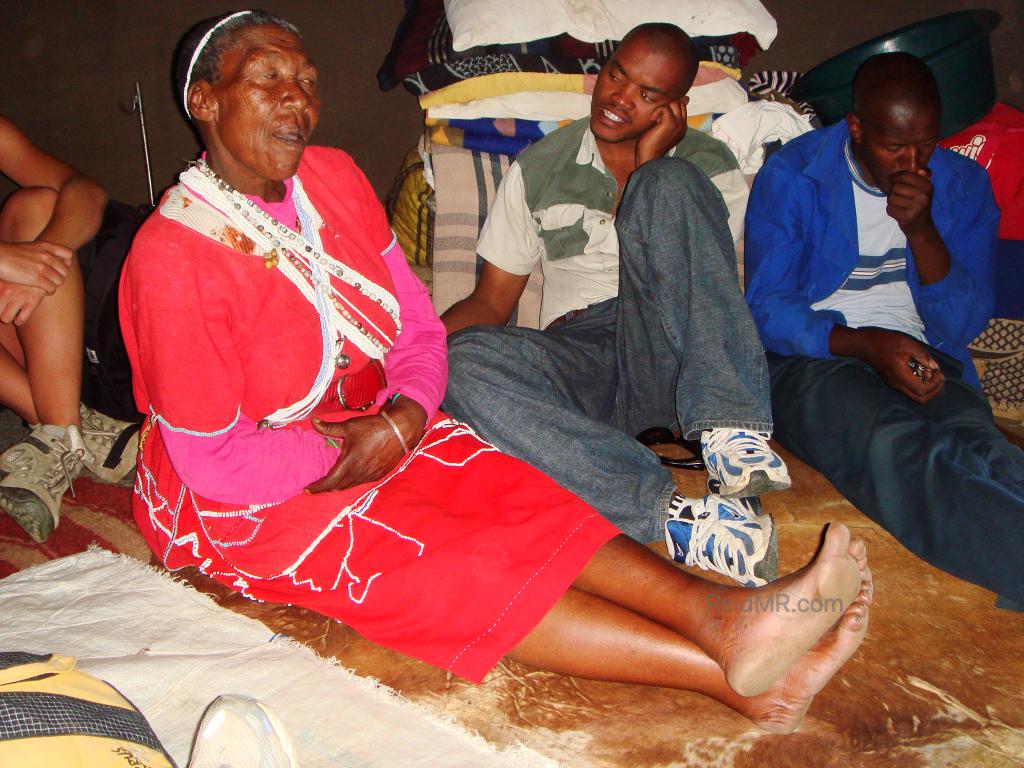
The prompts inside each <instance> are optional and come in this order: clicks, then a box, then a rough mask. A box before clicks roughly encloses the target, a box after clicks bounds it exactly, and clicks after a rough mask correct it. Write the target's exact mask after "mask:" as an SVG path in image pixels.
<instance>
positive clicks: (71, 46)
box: [0, 0, 1024, 203]
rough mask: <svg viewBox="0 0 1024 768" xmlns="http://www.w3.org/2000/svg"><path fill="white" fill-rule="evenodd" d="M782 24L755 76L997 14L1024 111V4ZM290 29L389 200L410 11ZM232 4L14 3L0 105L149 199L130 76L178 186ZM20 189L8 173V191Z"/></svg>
mask: <svg viewBox="0 0 1024 768" xmlns="http://www.w3.org/2000/svg"><path fill="white" fill-rule="evenodd" d="M763 2H764V4H765V6H766V7H767V8H768V10H769V11H770V12H771V13H772V14H773V15H774V16H775V18H776V19H777V20H778V22H779V36H778V39H777V40H776V41H775V44H774V45H773V46H772V48H771V50H769V51H766V52H764V53H762V54H760V55H759V56H758V57H756V58H755V59H754V60H753V61H752V62H751V64H750V66H749V67H748V69H752V70H753V69H766V68H780V69H801V70H807V69H809V68H810V67H811V66H813V65H814V64H816V63H818V62H819V61H821V60H823V59H825V58H827V57H829V56H831V55H834V54H836V53H839V52H841V51H843V50H845V49H846V48H848V47H850V46H852V45H854V44H856V43H858V42H861V41H863V40H865V39H867V38H870V37H873V36H875V35H877V34H880V33H882V32H885V31H888V30H890V29H893V28H895V27H898V26H901V25H903V24H907V23H911V22H913V21H917V20H919V19H923V18H927V17H929V16H933V15H937V14H940V13H945V12H949V11H954V10H961V9H965V8H974V7H989V8H994V9H995V10H997V11H999V12H1000V13H1001V14H1002V15H1003V23H1002V25H1001V27H1000V28H999V29H998V30H997V31H996V32H995V34H994V35H993V38H992V40H993V48H994V53H995V62H996V79H997V89H998V93H999V98H1001V99H1002V100H1004V101H1008V102H1010V103H1013V104H1016V105H1017V106H1024V104H1022V102H1024V63H1022V57H1021V50H1022V49H1024V45H1022V42H1024V40H1022V37H1024V34H1022V32H1024V30H1022V25H1024V2H1021V0H987V1H986V0H982V1H981V2H970V1H967V0H960V1H956V0H888V1H886V2H880V1H878V0H863V1H862V2H848V1H847V0H763ZM261 6H262V7H264V8H266V9H267V10H270V11H273V12H275V13H279V14H281V15H282V16H284V17H286V18H288V19H290V20H291V21H293V22H295V23H296V24H297V25H298V26H299V28H300V29H301V30H302V31H303V34H304V36H305V39H306V43H307V48H308V49H309V51H310V53H311V54H312V56H313V58H314V59H315V60H316V61H317V63H318V65H319V67H320V71H321V93H322V100H323V115H322V118H321V122H320V127H319V129H318V131H317V135H316V137H315V140H316V141H317V142H318V143H321V144H330V145H334V146H339V147H342V148H343V149H346V150H347V151H349V152H350V153H351V154H352V155H353V156H354V157H355V159H356V162H358V163H359V164H360V166H362V168H363V169H364V170H365V171H366V173H367V175H368V176H369V177H370V180H371V182H373V185H374V187H375V188H376V189H377V192H378V194H380V195H383V194H384V193H385V192H386V190H387V188H388V186H389V185H390V182H391V179H392V177H393V176H394V174H395V172H396V171H397V169H398V166H399V163H400V162H401V159H402V156H403V155H404V154H405V152H406V151H407V150H408V149H409V147H411V146H412V145H413V144H414V143H415V141H416V138H417V135H418V132H419V130H420V125H421V114H420V111H419V109H418V107H417V104H416V101H415V99H414V98H413V97H412V96H411V95H410V94H408V93H406V92H405V91H404V90H402V89H401V88H399V89H396V90H394V91H391V92H388V93H381V92H380V91H379V90H378V88H377V83H376V79H375V73H376V70H377V67H378V66H379V64H380V62H381V59H382V58H383V56H384V54H385V52H386V51H387V49H388V46H389V45H390V42H391V36H392V34H393V32H394V29H395V27H396V25H397V24H398V21H399V19H400V18H401V15H402V6H403V4H402V2H401V0H335V1H334V2H323V1H322V0H321V1H319V2H318V1H317V0H293V1H292V2H279V1H276V0H263V1H262V2H261ZM230 7H232V6H231V5H230V3H229V2H227V0H226V1H225V3H223V4H222V3H220V2H202V1H201V0H163V1H162V2H152V1H149V2H146V1H144V2H137V1H136V2H130V1H128V0H120V1H119V0H106V1H102V2H70V1H67V2H59V1H58V0H9V1H8V2H6V3H5V4H4V23H3V24H2V25H0V51H2V53H0V57H2V62H3V64H4V76H3V77H0V111H2V112H3V113H4V114H6V115H8V116H9V117H11V118H12V119H13V120H14V121H15V122H17V123H18V124H19V125H21V127H22V128H23V129H25V130H26V131H27V132H28V133H29V134H30V135H31V136H32V137H33V139H34V140H35V141H36V142H37V143H38V144H40V145H41V146H43V147H44V148H45V149H47V150H49V151H51V152H53V153H55V154H57V155H59V156H61V157H63V158H65V159H66V160H67V161H68V162H70V163H71V164H73V165H75V166H77V167H78V168H80V169H81V170H82V171H84V172H85V173H87V174H89V175H90V176H93V177H94V178H96V179H97V180H99V181H100V182H101V183H103V184H104V185H105V186H106V187H107V188H108V189H109V190H110V191H111V193H112V194H113V195H114V196H115V197H117V198H120V199H122V200H125V201H128V202H133V203H138V202H143V201H144V200H145V199H146V182H145V166H144V162H143V154H142V143H141V139H140V137H139V131H138V124H137V122H136V118H135V117H134V116H129V115H125V114H123V113H122V112H121V110H120V108H119V106H118V104H119V103H120V102H124V103H128V102H129V101H130V99H131V95H132V93H133V91H134V82H135V81H136V80H138V81H139V82H140V84H141V86H142V93H143V98H144V100H145V106H146V122H147V128H148V132H149V144H150V154H151V157H152V161H153V177H154V183H155V185H156V186H157V188H158V189H159V188H161V187H164V186H166V185H168V184H170V183H171V182H172V181H173V180H174V177H175V175H176V174H177V172H178V171H179V170H180V168H181V164H182V162H183V161H184V160H186V159H189V158H192V157H194V156H195V153H196V143H195V140H194V138H193V136H192V134H191V132H190V130H189V129H188V127H187V126H186V124H185V121H184V118H183V117H182V115H181V112H180V111H179V109H178V107H177V105H176V102H175V100H174V99H175V97H174V96H172V93H171V86H170V66H171V65H170V62H171V56H172V52H173V50H174V46H175V44H176V42H177V40H178V39H179V37H180V36H181V35H182V34H183V32H184V31H185V30H186V29H187V28H188V27H189V26H191V25H192V24H193V23H194V22H196V21H198V20H199V19H202V18H206V17H209V16H212V15H215V14H217V13H219V12H221V11H223V10H225V9H226V8H230ZM11 189H12V187H11V185H10V184H9V183H8V182H6V180H4V179H2V178H0V194H6V193H7V192H9V191H10V190H11Z"/></svg>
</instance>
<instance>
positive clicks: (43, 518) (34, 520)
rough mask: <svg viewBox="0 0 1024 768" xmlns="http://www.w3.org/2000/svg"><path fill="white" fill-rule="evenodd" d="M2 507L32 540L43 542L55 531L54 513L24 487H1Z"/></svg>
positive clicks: (0, 499)
mask: <svg viewBox="0 0 1024 768" xmlns="http://www.w3.org/2000/svg"><path fill="white" fill-rule="evenodd" d="M0 509H3V511H4V512H6V513H7V514H8V515H9V516H10V517H11V518H12V519H13V520H14V522H16V523H17V524H18V525H20V526H21V527H22V528H23V529H24V531H25V533H27V534H28V535H29V536H31V537H32V540H33V541H35V542H37V543H39V544H42V543H43V542H44V541H46V540H47V539H48V538H50V534H52V533H53V528H54V521H53V515H51V514H50V510H49V509H47V508H46V505H45V504H43V503H42V502H41V501H39V497H38V496H36V495H35V494H34V493H32V492H31V491H27V490H25V489H24V488H3V489H0Z"/></svg>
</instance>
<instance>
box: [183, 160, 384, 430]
mask: <svg viewBox="0 0 1024 768" xmlns="http://www.w3.org/2000/svg"><path fill="white" fill-rule="evenodd" d="M179 180H180V181H181V183H182V185H183V186H184V187H186V188H189V189H191V190H192V191H193V192H194V193H195V194H197V195H198V196H199V197H200V198H201V200H202V201H203V202H206V203H207V205H208V206H209V207H210V208H212V209H213V210H214V211H216V212H217V213H219V214H220V215H221V216H222V217H224V218H226V219H228V221H230V222H231V224H232V225H234V226H237V227H238V229H239V230H240V231H241V232H242V234H244V235H246V236H247V237H249V239H251V240H252V241H253V242H254V243H255V244H256V245H257V246H258V250H262V252H263V253H262V255H263V258H264V263H265V264H266V266H267V268H268V269H273V268H275V267H276V268H277V269H278V270H279V271H280V272H281V273H282V274H283V275H284V276H285V277H287V278H288V280H289V281H290V282H291V283H292V284H294V285H295V286H296V287H297V288H298V289H299V290H300V291H301V292H302V294H303V296H305V297H306V299H307V300H308V301H309V302H310V303H311V304H312V305H313V306H314V307H315V308H316V311H317V315H318V316H319V318H320V330H321V341H322V346H323V356H322V358H321V364H320V370H319V371H318V372H317V376H316V380H315V381H314V383H313V387H312V389H311V390H310V392H309V394H308V395H306V397H304V398H303V399H302V400H300V401H298V402H296V403H294V404H292V405H290V406H287V407H286V408H281V409H278V410H277V411H275V412H274V413H272V414H270V415H269V416H267V417H266V418H265V419H264V423H266V424H267V425H269V426H273V427H279V426H284V425H285V424H288V423H290V422H293V421H297V420H300V419H303V418H305V417H306V416H308V415H309V413H311V412H312V410H313V408H314V407H315V406H316V404H317V402H319V400H320V398H321V397H322V396H323V393H324V392H325V391H326V390H327V387H328V386H329V385H330V382H331V379H332V378H333V369H334V364H335V362H336V360H337V359H340V357H341V351H340V350H341V346H342V344H343V343H344V341H345V339H349V340H350V341H351V342H352V343H353V344H355V345H356V347H358V348H359V349H360V350H361V351H362V352H363V353H365V354H366V355H367V356H368V357H370V358H372V359H375V360H381V359H383V357H384V355H385V353H386V352H387V350H388V349H389V348H390V347H391V345H392V344H394V339H392V338H391V337H389V336H388V334H386V333H385V332H384V331H383V330H382V329H380V328H379V326H378V325H377V324H376V323H374V322H373V321H372V320H371V319H370V318H369V317H367V315H366V314H365V313H363V312H362V311H360V310H359V309H358V308H357V307H356V306H354V305H353V304H352V303H351V302H350V301H349V300H348V299H347V298H346V297H345V296H344V295H342V294H341V293H340V292H339V291H338V290H337V289H336V288H335V287H334V286H333V285H331V281H330V279H329V277H328V274H330V275H333V276H334V277H336V278H337V279H338V280H341V281H342V282H344V283H346V284H348V285H350V286H352V287H353V288H355V289H356V290H357V291H358V292H359V293H361V294H362V295H363V296H366V297H367V298H369V299H370V300H372V301H375V302H376V303H377V304H379V305H380V306H381V307H382V308H383V309H384V310H385V311H386V312H387V313H388V315H389V316H390V317H391V318H392V320H393V321H394V323H395V326H396V335H397V333H398V332H400V331H401V323H400V320H399V307H398V301H397V299H396V298H395V297H394V296H393V295H392V294H391V293H390V292H388V291H387V290H385V289H384V288H382V287H381V286H379V285H377V284H376V283H374V282H373V281H372V280H369V279H368V278H366V277H365V276H364V275H362V274H361V273H359V272H357V271H356V270H354V269H352V268H350V267H348V266H346V265H344V264H341V263H340V262H338V261H337V260H335V259H333V258H331V257H329V256H327V255H326V254H325V253H324V252H323V244H322V242H321V240H320V234H319V224H320V223H321V222H322V219H321V218H320V216H319V214H318V213H317V212H316V209H315V208H314V207H313V205H312V203H311V202H310V200H309V197H308V196H307V195H306V193H305V190H304V188H303V186H302V182H301V181H300V180H299V177H298V176H296V177H295V178H294V187H293V190H292V195H293V198H294V200H295V209H296V213H297V214H298V217H299V222H300V224H301V228H302V232H303V234H302V235H299V234H298V233H297V232H295V231H294V230H293V229H291V228H290V227H288V226H286V225H284V224H282V223H280V222H279V221H277V220H276V219H274V218H273V217H272V216H270V215H269V214H267V213H266V212H265V211H263V210H262V209H260V208H259V207H258V206H257V205H256V204H255V203H254V202H253V201H252V200H250V199H249V198H248V197H246V196H245V195H243V194H241V193H240V192H238V191H237V190H235V189H234V188H233V187H231V185H230V184H228V183H227V182H226V181H224V180H223V179H221V178H220V177H219V176H217V175H216V174H215V173H214V171H213V170H212V169H211V168H210V167H209V165H207V163H206V162H205V161H203V160H199V161H197V162H196V163H195V164H193V165H192V166H191V167H190V168H188V169H187V170H186V171H185V172H184V173H182V174H181V175H180V177H179ZM281 253H283V254H284V258H280V255H281ZM356 315H358V317H356ZM364 323H365V324H366V325H369V326H370V327H372V328H373V329H374V330H375V331H377V333H378V334H380V336H381V337H382V338H383V339H384V342H385V343H382V342H381V341H380V340H379V339H378V338H377V337H376V336H375V335H373V334H372V333H370V332H369V331H368V330H367V328H366V327H365V326H364Z"/></svg>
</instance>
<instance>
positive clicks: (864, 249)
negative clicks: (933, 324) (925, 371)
mask: <svg viewBox="0 0 1024 768" xmlns="http://www.w3.org/2000/svg"><path fill="white" fill-rule="evenodd" d="M846 163H847V167H848V168H849V170H850V179H851V184H852V185H853V201H854V206H855V209H856V213H857V241H858V246H859V247H858V253H859V256H858V259H857V266H856V267H854V269H853V272H851V273H850V275H849V277H847V278H846V281H845V282H844V283H843V284H842V285H841V286H839V289H838V290H837V291H836V292H835V293H833V294H832V295H831V296H827V297H826V298H824V299H822V300H821V301H819V302H817V303H815V304H812V305H811V308H812V309H831V310H834V311H837V312H841V313H842V315H843V317H845V318H846V324H847V326H849V327H850V328H862V327H864V326H867V325H872V326H877V327H880V328H888V329H890V330H894V331H902V332H903V333H907V334H910V335H911V336H913V337H914V338H916V339H918V340H920V341H925V335H924V323H923V322H921V316H920V315H918V313H917V307H916V306H915V305H914V297H913V296H912V295H911V293H910V286H908V285H907V238H906V235H904V234H903V230H901V229H900V226H899V224H897V223H896V220H895V219H894V218H892V217H891V216H889V214H887V213H886V212H885V207H886V204H887V198H886V195H885V193H884V192H882V190H880V189H878V188H877V187H872V186H869V185H868V184H867V182H865V181H864V179H863V177H862V176H861V174H860V169H859V168H858V166H857V162H856V160H855V159H854V157H853V154H852V153H851V151H850V143H849V141H847V143H846Z"/></svg>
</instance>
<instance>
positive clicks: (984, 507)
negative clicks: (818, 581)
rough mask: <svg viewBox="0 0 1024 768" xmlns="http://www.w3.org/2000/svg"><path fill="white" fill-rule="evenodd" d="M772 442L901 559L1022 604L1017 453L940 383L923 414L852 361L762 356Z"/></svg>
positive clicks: (1021, 479)
mask: <svg viewBox="0 0 1024 768" xmlns="http://www.w3.org/2000/svg"><path fill="white" fill-rule="evenodd" d="M768 369H769V372H770V375H771V387H772V410H773V414H774V420H775V433H774V436H775V437H776V438H777V439H778V441H779V442H780V443H782V445H784V446H785V447H786V448H787V449H788V450H790V451H791V452H792V453H793V454H794V455H796V456H797V457H798V458H799V459H801V460H802V461H804V462H806V463H807V464H810V465H811V466H812V467H814V468H815V469H817V470H818V471H820V472H821V473H822V474H824V475H825V476H826V477H827V478H828V479H829V480H830V481H831V482H832V484H833V485H834V486H835V487H836V488H837V489H838V490H839V491H840V493H842V494H843V495H844V496H845V497H846V498H847V499H849V500H850V502H851V503H853V505H854V506H856V507H857V508H858V509H859V510H860V511H861V512H863V513H864V514H866V515H867V516H868V517H870V518H871V519H872V520H874V521H875V522H876V523H878V524H879V525H881V526H882V527H883V528H885V529H886V530H887V531H889V533H891V534H892V535H893V536H895V537H896V538H897V539H898V540H899V541H900V542H901V543H902V544H903V545H904V546H905V547H906V548H907V549H909V550H910V551H911V552H913V553H914V554H915V555H917V556H919V557H920V558H922V559H923V560H926V561H928V562H929V563H931V564H932V565H934V566H936V567H938V568H941V569H942V570H944V571H947V572H948V573H951V574H953V575H954V576H957V577H959V578H961V579H965V580H967V581H970V582H973V583H975V584H980V585H981V586H983V587H985V588H987V589H991V590H993V591H994V592H996V593H997V594H999V595H1003V596H1006V597H1008V598H1010V599H1011V600H1013V601H1015V602H1017V603H1024V451H1021V449H1020V448H1018V447H1017V446H1015V445H1012V444H1010V443H1009V442H1008V441H1007V440H1006V438H1005V437H1004V436H1003V434H1002V433H1001V432H1000V431H999V430H998V429H997V428H996V426H995V425H994V424H993V422H992V411H991V409H990V408H989V406H988V403H987V402H986V401H985V398H984V397H982V395H981V393H980V392H978V391H977V390H975V389H974V388H973V387H971V386H970V385H968V384H965V383H964V382H963V381H961V380H960V379H958V378H949V377H948V376H947V378H946V383H945V386H944V388H943V390H942V392H941V393H940V394H939V395H938V396H937V397H935V398H933V399H932V400H930V401H929V402H927V403H925V404H923V405H919V404H917V403H914V402H913V401H911V400H909V399H907V398H906V397H904V396H903V395H901V394H900V393H898V392H896V391H894V390H893V389H891V388H890V387H889V386H888V385H887V384H886V383H885V382H884V381H883V380H882V379H881V378H880V377H879V376H878V374H877V373H875V371H874V369H872V368H871V366H869V365H867V364H866V363H862V362H861V361H859V360H854V359H851V358H839V359H824V360H822V359H812V358H807V357H801V356H793V357H780V356H778V355H771V354H770V355H768Z"/></svg>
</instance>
